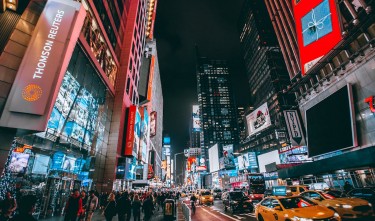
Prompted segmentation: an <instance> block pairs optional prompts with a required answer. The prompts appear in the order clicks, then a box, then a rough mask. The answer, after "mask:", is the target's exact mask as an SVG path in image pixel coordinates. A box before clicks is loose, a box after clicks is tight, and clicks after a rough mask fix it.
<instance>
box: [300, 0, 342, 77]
mask: <svg viewBox="0 0 375 221" xmlns="http://www.w3.org/2000/svg"><path fill="white" fill-rule="evenodd" d="M293 7H294V20H295V21H296V32H297V39H298V47H299V52H300V53H299V54H300V62H301V69H302V75H305V74H306V73H307V72H308V71H309V70H310V69H311V68H312V67H313V66H314V65H315V64H316V63H318V62H319V60H320V59H321V58H322V57H323V56H325V55H326V54H328V53H329V52H330V51H331V50H332V49H333V48H334V47H335V46H336V45H337V44H338V43H339V42H340V41H341V39H342V35H341V27H340V23H339V15H338V12H337V7H336V1H335V0H303V1H296V0H294V1H293Z"/></svg>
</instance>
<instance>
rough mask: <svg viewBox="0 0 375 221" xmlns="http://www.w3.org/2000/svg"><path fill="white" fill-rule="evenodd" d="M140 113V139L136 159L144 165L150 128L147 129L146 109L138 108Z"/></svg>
mask: <svg viewBox="0 0 375 221" xmlns="http://www.w3.org/2000/svg"><path fill="white" fill-rule="evenodd" d="M140 111H141V112H142V114H141V116H142V121H141V137H140V146H139V151H138V159H139V160H141V161H142V162H144V163H147V158H148V152H147V150H148V149H147V147H148V144H149V140H150V139H149V138H150V128H149V120H150V119H149V115H148V111H147V108H140Z"/></svg>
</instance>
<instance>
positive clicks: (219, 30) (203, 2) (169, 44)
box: [155, 0, 250, 153]
mask: <svg viewBox="0 0 375 221" xmlns="http://www.w3.org/2000/svg"><path fill="white" fill-rule="evenodd" d="M242 3H243V0H235V1H229V0H159V1H158V6H157V13H156V24H155V38H156V41H157V49H158V58H159V65H160V75H161V80H162V87H163V96H164V130H165V131H166V132H167V133H168V134H169V135H170V137H171V145H172V152H174V153H178V152H182V151H183V149H185V148H187V147H188V146H187V142H188V140H189V121H190V119H191V112H192V105H193V104H198V98H197V82H196V74H195V65H196V63H195V60H196V56H195V48H194V45H195V44H197V45H198V47H199V51H200V54H201V55H202V56H207V57H209V58H216V59H226V60H228V64H229V71H230V74H231V79H232V85H233V86H234V93H235V97H236V102H237V105H238V106H240V105H245V106H246V105H247V104H248V103H249V99H250V98H249V89H248V83H247V79H246V74H245V67H244V62H243V58H242V56H241V52H240V48H239V32H238V30H237V20H238V17H239V13H240V9H241V5H242Z"/></svg>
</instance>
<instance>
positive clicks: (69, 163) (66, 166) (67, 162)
mask: <svg viewBox="0 0 375 221" xmlns="http://www.w3.org/2000/svg"><path fill="white" fill-rule="evenodd" d="M76 160H77V158H75V157H71V156H65V158H64V162H63V164H62V168H61V169H62V170H63V171H67V172H74V170H75V168H76Z"/></svg>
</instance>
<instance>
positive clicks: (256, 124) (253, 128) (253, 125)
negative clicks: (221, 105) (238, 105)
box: [246, 103, 271, 136]
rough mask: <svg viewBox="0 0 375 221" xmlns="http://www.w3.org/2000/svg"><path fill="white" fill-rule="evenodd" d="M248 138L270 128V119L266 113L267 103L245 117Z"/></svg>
mask: <svg viewBox="0 0 375 221" xmlns="http://www.w3.org/2000/svg"><path fill="white" fill-rule="evenodd" d="M246 121H247V128H248V134H249V136H251V135H253V134H255V133H257V132H259V131H261V130H264V129H266V128H267V127H269V126H271V118H270V114H269V112H268V106H267V103H264V104H263V105H262V106H260V107H258V108H257V109H256V110H255V111H253V112H251V113H250V114H249V115H247V116H246Z"/></svg>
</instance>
